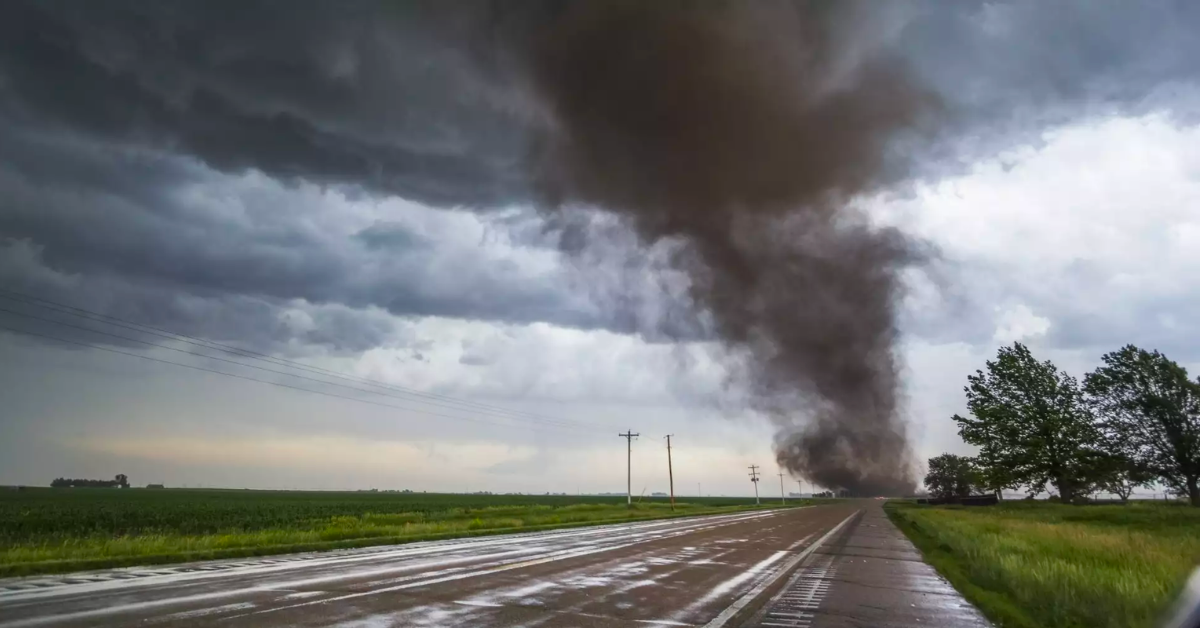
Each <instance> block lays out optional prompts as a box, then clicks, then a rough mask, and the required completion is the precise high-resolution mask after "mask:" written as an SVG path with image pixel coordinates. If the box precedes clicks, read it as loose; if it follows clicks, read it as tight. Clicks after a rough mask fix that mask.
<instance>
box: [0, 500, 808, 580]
mask: <svg viewBox="0 0 1200 628" xmlns="http://www.w3.org/2000/svg"><path fill="white" fill-rule="evenodd" d="M798 503H799V502H798V501H794V502H790V504H791V505H798ZM750 508H754V500H753V499H747V498H725V497H706V498H695V497H692V498H688V499H687V500H686V501H681V502H680V503H679V504H677V509H676V510H675V511H672V510H671V508H670V505H669V504H668V503H667V501H666V499H665V498H654V499H642V500H640V502H639V503H638V504H636V505H635V507H634V508H633V509H630V508H627V507H626V505H625V498H624V497H607V496H605V497H601V496H567V495H448V494H430V493H372V492H320V491H248V490H201V489H124V490H122V489H105V488H61V489H49V488H26V489H24V490H21V491H15V490H9V491H3V492H0V575H20V574H32V573H47V572H56V571H70V570H78V569H89V568H100V567H111V566H119V565H135V564H151V563H163V562H180V561H187V560H200V559H208V558H224V557H238V556H251V555H262V554H274V553H284V552H296V551H311V550H321V549H333V548H344V547H360V546H366V545H379V544H386V543H399V542H407V541H416V540H427V539H437V538H448V537H453V536H468V535H477V534H495V533H501V532H519V531H523V530H525V531H527V530H545V529H550V528H555V527H567V526H576V525H589V524H599V523H615V522H620V521H629V520H644V519H654V518H662V517H671V516H682V515H696V514H714V513H721V512H735V511H738V510H744V509H750Z"/></svg>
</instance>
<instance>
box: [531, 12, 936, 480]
mask: <svg viewBox="0 0 1200 628" xmlns="http://www.w3.org/2000/svg"><path fill="white" fill-rule="evenodd" d="M861 18H862V12H861V11H860V10H859V7H858V6H857V5H853V4H846V3H838V4H836V5H835V4H833V3H829V4H818V3H802V4H800V3H797V4H793V3H789V2H755V3H740V2H739V3H734V2H712V3H692V2H688V3H683V2H678V3H677V2H671V1H656V2H625V1H620V0H617V1H606V2H582V3H571V4H568V5H566V8H565V9H562V10H560V11H556V12H555V13H554V15H553V16H552V17H550V18H548V27H546V28H540V29H538V31H537V33H536V34H535V35H534V36H533V37H531V38H529V40H528V42H527V43H525V44H523V45H524V46H525V51H526V54H527V57H526V61H525V62H524V63H525V64H526V65H527V68H526V71H527V74H528V77H527V79H528V81H529V82H530V83H531V84H532V89H533V92H534V94H535V96H536V100H537V102H538V103H540V106H541V107H543V108H544V117H545V118H546V120H547V122H546V130H545V132H544V133H543V134H542V137H541V139H540V142H539V144H538V146H539V148H538V150H537V151H536V154H535V156H534V158H533V169H534V173H535V174H534V177H535V180H536V182H537V185H538V189H539V190H540V191H541V193H542V195H543V198H544V199H545V205H546V207H547V211H551V212H554V213H555V214H561V213H563V212H567V211H570V210H571V209H572V208H578V207H588V208H599V209H602V210H604V211H607V212H611V213H613V214H615V215H616V216H618V217H619V218H620V219H621V220H622V221H623V222H624V223H625V224H626V225H627V226H628V227H629V228H631V229H632V230H633V231H634V232H635V233H636V234H637V237H638V239H639V241H640V243H641V244H642V245H643V246H645V247H646V248H647V249H648V248H649V247H651V246H654V245H656V244H659V243H662V242H671V243H673V244H674V245H675V246H674V248H673V249H672V250H673V251H674V253H673V255H672V260H671V266H672V270H674V271H676V272H679V271H682V272H683V273H684V274H685V275H686V277H687V278H688V280H689V282H690V288H689V297H690V299H691V303H692V307H693V309H694V311H695V313H696V314H697V315H698V316H703V317H705V318H706V320H710V321H711V326H712V332H713V333H714V334H715V335H716V337H717V338H718V339H719V340H720V342H721V343H722V344H723V346H724V347H725V352H724V353H723V355H725V356H726V362H727V366H729V367H730V369H731V371H732V372H736V373H738V376H739V379H744V383H745V385H746V388H747V390H748V392H749V393H750V397H751V403H752V405H753V407H754V409H755V410H757V411H759V412H761V413H763V414H765V415H766V416H769V417H770V418H771V420H772V421H773V422H774V423H775V425H776V426H777V428H778V432H777V436H776V451H777V456H778V459H779V463H780V465H781V466H783V467H784V468H786V469H787V470H789V471H790V472H792V473H793V474H795V475H797V476H800V477H803V478H806V479H809V480H811V481H813V482H815V483H817V484H818V485H820V486H824V487H828V488H835V489H844V490H848V491H850V492H851V493H854V494H861V495H866V494H874V495H883V494H899V493H905V492H908V491H911V490H913V488H914V481H913V468H912V464H911V463H912V453H911V450H910V447H909V442H908V438H907V427H906V423H905V421H904V420H903V419H902V417H901V415H900V412H899V408H898V400H897V388H898V366H899V365H898V363H897V357H896V354H895V343H896V340H897V329H896V312H895V307H896V301H897V298H898V296H899V291H900V286H899V277H898V273H899V272H900V270H902V269H903V268H904V267H906V266H908V265H910V264H913V263H917V262H918V261H919V255H918V254H917V253H916V250H915V247H914V246H913V245H912V244H911V243H910V242H909V240H907V239H906V238H905V237H904V235H903V234H901V233H900V232H898V231H896V230H894V229H887V228H878V227H875V226H872V225H871V224H870V223H869V221H868V220H867V219H866V217H864V216H863V215H861V214H859V213H858V212H856V211H855V210H854V209H853V208H852V207H851V206H849V205H848V204H847V202H848V200H849V199H851V198H853V197H854V196H855V195H857V194H861V193H866V192H870V191H872V190H874V189H876V188H877V186H879V185H880V184H882V183H884V182H885V181H886V180H887V178H888V176H889V170H890V164H892V163H893V162H894V160H893V159H891V155H890V153H889V151H890V150H891V148H892V147H893V146H894V144H895V142H894V140H895V139H896V138H897V137H898V136H899V135H901V134H906V133H908V134H911V133H912V132H914V131H918V130H919V129H920V128H921V127H922V125H923V124H924V123H925V122H926V121H928V120H929V119H930V117H932V116H935V115H936V112H937V109H938V107H937V102H936V99H935V98H933V97H932V96H931V95H930V93H929V92H927V91H926V90H924V89H923V88H922V87H921V86H920V85H919V84H918V83H917V82H916V81H914V80H912V79H911V75H910V74H909V73H908V72H906V71H905V68H904V67H903V65H902V64H901V63H900V62H898V61H895V60H894V59H891V58H888V57H886V56H883V55H879V54H874V53H873V52H872V50H871V47H870V46H869V45H864V42H863V41H861V39H859V38H857V37H856V34H860V33H865V32H868V31H869V30H870V29H868V28H866V27H864V26H863V21H862V19H861Z"/></svg>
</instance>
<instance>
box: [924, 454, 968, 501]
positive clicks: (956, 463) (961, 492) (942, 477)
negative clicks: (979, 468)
mask: <svg viewBox="0 0 1200 628" xmlns="http://www.w3.org/2000/svg"><path fill="white" fill-rule="evenodd" d="M977 482H978V477H977V473H976V470H975V464H974V461H973V460H971V459H970V458H968V457H966V456H956V455H954V454H942V455H940V456H934V457H933V458H930V459H929V472H928V473H927V474H925V488H926V489H927V490H928V491H929V494H930V495H932V496H934V497H936V498H938V499H949V498H952V497H967V496H968V495H970V494H971V488H972V486H974V485H975V484H976V483H977Z"/></svg>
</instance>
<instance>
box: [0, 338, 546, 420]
mask: <svg viewBox="0 0 1200 628" xmlns="http://www.w3.org/2000/svg"><path fill="white" fill-rule="evenodd" d="M0 329H4V330H8V331H10V332H13V333H17V334H24V335H26V336H36V337H39V338H45V339H47V340H53V341H55V342H64V343H67V344H73V345H78V346H81V347H88V348H91V349H97V350H99V351H108V352H110V353H119V354H121V355H127V356H130V357H134V358H140V359H142V360H149V361H151V362H158V363H161V364H170V365H172V366H180V367H183V368H187V369H192V370H196V371H204V372H206V373H214V374H216V375H224V376H226V377H233V378H236V379H244V380H247V381H251V382H258V383H260V384H268V385H270V386H278V387H280V388H289V389H291V390H299V391H301V392H307V393H312V394H314V395H324V396H326V397H333V398H336V399H344V400H347V401H357V402H358V403H365V404H369V405H372V406H379V407H381V408H390V409H392V410H404V411H407V412H416V413H419V414H427V415H429V416H436V417H442V418H446V419H455V420H459V421H470V422H472V423H483V424H485V425H498V426H501V427H512V425H509V424H505V423H497V422H495V421H485V420H483V419H477V418H472V417H464V416H456V415H450V414H441V413H437V412H429V411H427V410H418V409H414V408H404V407H401V406H393V405H391V404H386V403H379V402H376V401H369V400H367V399H360V398H358V397H349V396H346V395H339V394H337V393H331V392H324V391H320V390H313V389H311V388H304V387H301V386H292V385H290V384H283V383H280V382H272V381H270V380H266V379H258V378H256V377H249V376H246V375H238V374H236V373H227V372H225V371H218V370H216V369H210V368H205V367H203V366H196V365H194V364H182V363H180V362H172V361H170V360H163V359H161V358H155V357H151V356H148V355H142V354H140V353H133V352H132V351H121V350H120V349H114V348H112V347H104V346H101V345H97V344H93V343H90V342H80V341H77V340H69V339H67V338H62V337H60V336H53V335H50V334H40V333H37V332H32V331H28V330H24V329H17V328H15V327H9V326H7V325H0ZM546 427H559V426H546Z"/></svg>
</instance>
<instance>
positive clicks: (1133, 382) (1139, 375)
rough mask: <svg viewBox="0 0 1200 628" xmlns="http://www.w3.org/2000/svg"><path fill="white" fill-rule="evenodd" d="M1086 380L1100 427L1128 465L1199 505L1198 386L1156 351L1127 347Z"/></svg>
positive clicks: (1106, 356)
mask: <svg viewBox="0 0 1200 628" xmlns="http://www.w3.org/2000/svg"><path fill="white" fill-rule="evenodd" d="M1102 360H1103V362H1104V366H1101V367H1100V368H1098V369H1096V370H1095V371H1093V372H1092V373H1089V374H1088V375H1087V376H1086V377H1085V378H1084V390H1085V391H1086V392H1087V394H1088V402H1089V404H1090V405H1091V407H1092V409H1093V411H1094V412H1095V413H1096V415H1097V416H1098V417H1099V418H1100V420H1101V426H1102V429H1103V430H1104V431H1105V433H1106V435H1107V436H1108V437H1109V439H1110V440H1111V441H1112V442H1113V443H1115V445H1116V446H1117V447H1118V448H1119V450H1120V453H1121V454H1122V455H1124V456H1125V457H1126V458H1128V459H1129V460H1130V461H1131V463H1132V464H1134V465H1136V466H1138V467H1139V468H1142V469H1145V470H1147V471H1149V472H1150V473H1152V474H1154V475H1155V476H1157V477H1158V478H1160V479H1161V480H1162V481H1163V483H1165V484H1166V485H1167V486H1169V487H1171V488H1172V489H1174V490H1175V491H1176V492H1178V493H1181V494H1183V495H1186V496H1187V498H1188V500H1189V501H1190V502H1191V504H1192V505H1193V506H1200V384H1198V383H1197V382H1194V381H1192V380H1190V379H1188V373H1187V369H1185V368H1183V367H1182V366H1179V365H1178V364H1176V363H1175V362H1172V361H1171V360H1169V359H1167V357H1166V356H1164V355H1163V354H1161V353H1159V352H1158V351H1145V350H1143V349H1139V348H1137V347H1135V346H1133V345H1127V346H1125V347H1123V348H1121V349H1120V350H1118V351H1114V352H1112V353H1108V354H1105V355H1104V357H1103V358H1102Z"/></svg>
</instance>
